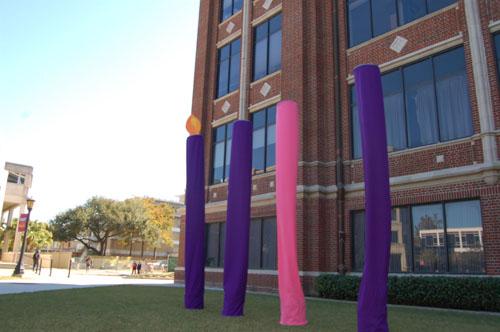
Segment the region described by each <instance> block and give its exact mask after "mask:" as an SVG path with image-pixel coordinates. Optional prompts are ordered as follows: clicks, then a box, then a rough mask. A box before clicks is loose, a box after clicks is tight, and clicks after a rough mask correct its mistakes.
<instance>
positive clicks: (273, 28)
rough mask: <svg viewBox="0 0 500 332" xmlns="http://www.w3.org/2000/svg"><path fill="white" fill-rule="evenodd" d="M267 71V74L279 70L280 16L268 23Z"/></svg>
mask: <svg viewBox="0 0 500 332" xmlns="http://www.w3.org/2000/svg"><path fill="white" fill-rule="evenodd" d="M269 25H270V26H269V70H268V72H267V74H271V73H274V72H275V71H277V70H280V69H281V15H278V16H276V17H274V18H272V19H271V20H270V22H269Z"/></svg>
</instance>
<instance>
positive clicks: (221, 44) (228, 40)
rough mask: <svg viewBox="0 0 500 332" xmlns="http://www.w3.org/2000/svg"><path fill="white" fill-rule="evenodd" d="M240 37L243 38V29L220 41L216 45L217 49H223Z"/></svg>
mask: <svg viewBox="0 0 500 332" xmlns="http://www.w3.org/2000/svg"><path fill="white" fill-rule="evenodd" d="M239 37H241V29H239V30H236V31H235V32H233V33H232V34H230V35H229V36H227V37H226V38H224V39H222V40H220V41H218V42H217V44H216V47H217V49H219V48H222V47H224V46H226V45H227V44H229V43H231V42H233V41H235V40H236V39H238V38H239Z"/></svg>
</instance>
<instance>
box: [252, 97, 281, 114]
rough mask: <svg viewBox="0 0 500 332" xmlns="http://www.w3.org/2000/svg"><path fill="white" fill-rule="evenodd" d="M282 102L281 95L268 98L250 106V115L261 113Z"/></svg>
mask: <svg viewBox="0 0 500 332" xmlns="http://www.w3.org/2000/svg"><path fill="white" fill-rule="evenodd" d="M280 101H281V94H279V95H276V96H273V97H271V98H268V99H266V100H263V101H261V102H258V103H257V104H253V105H250V107H249V108H248V110H249V112H250V113H254V112H257V111H260V110H262V109H264V108H266V107H269V106H272V105H274V104H277V103H279V102H280Z"/></svg>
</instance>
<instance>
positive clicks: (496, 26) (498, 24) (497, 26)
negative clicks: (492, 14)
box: [488, 20, 500, 33]
mask: <svg viewBox="0 0 500 332" xmlns="http://www.w3.org/2000/svg"><path fill="white" fill-rule="evenodd" d="M488 27H489V28H490V32H491V33H495V32H498V31H500V20H497V21H491V22H490V24H489V25H488Z"/></svg>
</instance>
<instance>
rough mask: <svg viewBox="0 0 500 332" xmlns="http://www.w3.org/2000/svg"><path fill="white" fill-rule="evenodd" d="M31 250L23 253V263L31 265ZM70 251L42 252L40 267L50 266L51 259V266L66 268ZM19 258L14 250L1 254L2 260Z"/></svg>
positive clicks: (10, 260) (8, 260)
mask: <svg viewBox="0 0 500 332" xmlns="http://www.w3.org/2000/svg"><path fill="white" fill-rule="evenodd" d="M33 255H34V253H33V252H26V253H24V265H28V266H32V265H33ZM71 256H72V253H71V252H51V253H42V254H41V261H42V268H49V267H50V260H52V267H53V268H55V269H66V268H68V264H69V261H70V259H71ZM18 259H19V253H18V252H16V253H14V252H7V253H3V254H2V261H4V262H10V263H14V262H17V260H18Z"/></svg>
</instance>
